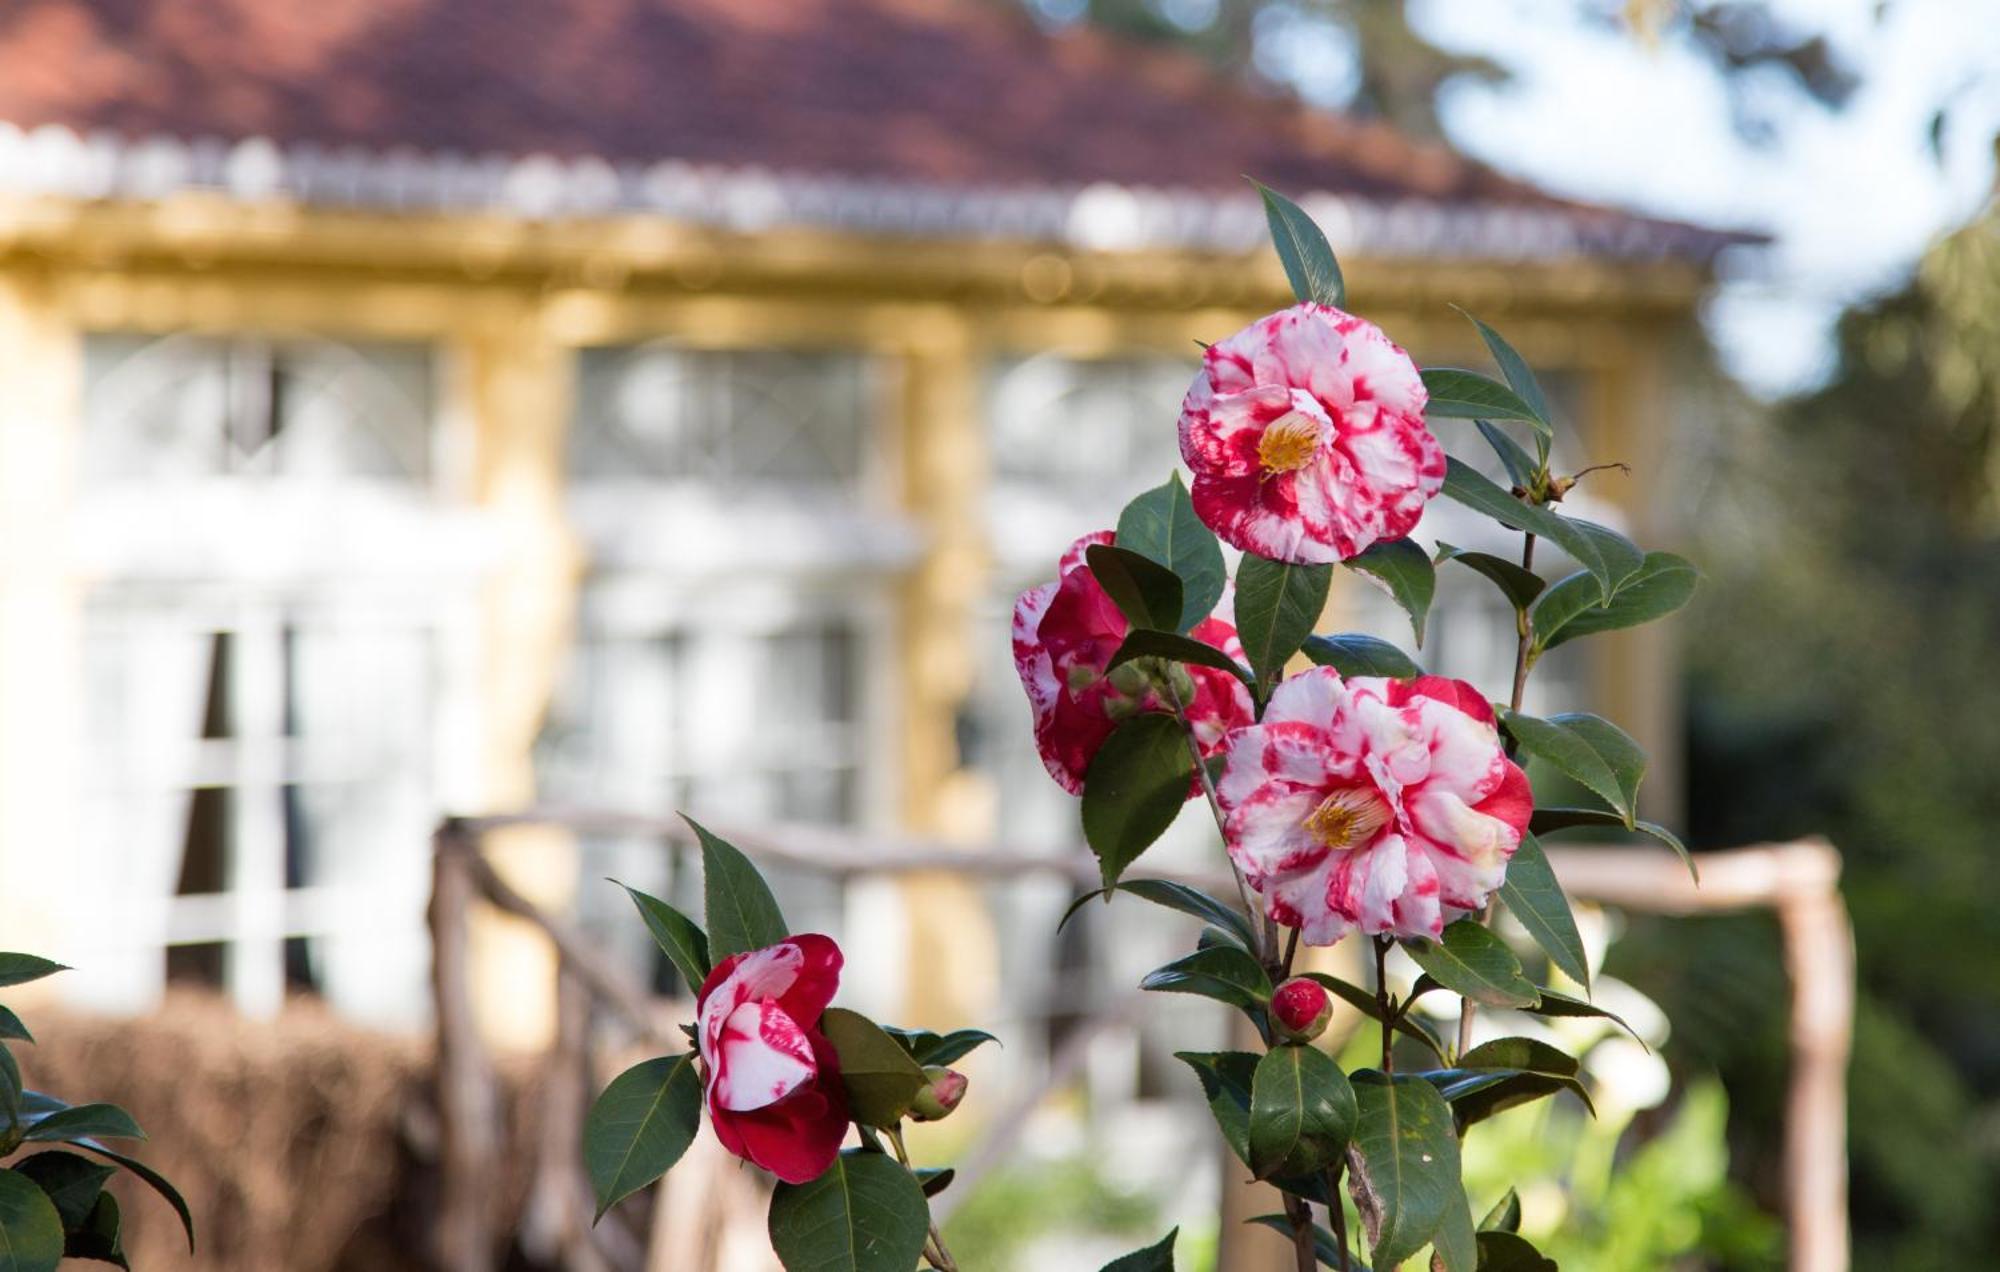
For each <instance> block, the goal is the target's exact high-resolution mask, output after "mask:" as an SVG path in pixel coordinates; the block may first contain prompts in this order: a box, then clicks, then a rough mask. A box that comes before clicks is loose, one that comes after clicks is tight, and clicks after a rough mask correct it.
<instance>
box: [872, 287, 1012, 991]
mask: <svg viewBox="0 0 2000 1272" xmlns="http://www.w3.org/2000/svg"><path fill="white" fill-rule="evenodd" d="M898 352H899V354H900V356H901V358H902V368H903V381H902V384H903V392H902V395H901V402H900V412H899V416H900V418H899V419H898V420H897V421H896V441H897V443H898V445H897V450H898V452H899V453H900V456H901V459H902V473H901V477H902V482H901V484H902V498H903V507H904V510H905V511H906V513H907V514H908V515H909V516H910V517H911V518H912V519H913V520H914V521H915V522H916V523H917V525H918V526H919V528H920V530H921V533H922V535H923V542H924V546H923V553H922V557H921V559H920V560H919V561H918V563H917V564H916V566H915V567H914V568H913V569H912V570H911V572H910V573H909V575H908V576H907V577H906V578H905V579H904V581H903V584H902V588H901V594H900V595H899V597H898V598H897V603H898V640H899V646H900V648H899V651H898V652H899V655H900V657H899V667H900V680H901V684H900V686H899V688H900V697H899V702H898V712H897V728H898V733H899V735H900V736H899V745H898V748H897V750H898V761H899V763H898V776H899V778H900V788H899V791H898V802H899V804H900V806H901V817H902V821H903V824H904V827H905V828H906V829H907V830H909V831H912V832H914V833H918V834H923V835H927V836H935V837H939V838H944V839H951V840H960V841H964V842H976V841H978V840H981V839H985V838H989V837H990V836H991V833H992V830H993V826H992V809H991V805H990V799H989V797H988V794H987V791H986V788H985V785H984V783H981V782H979V781H978V780H976V779H975V778H973V777H972V775H970V774H968V773H965V772H963V771H962V770H961V768H960V756H959V754H958V740H957V718H958V713H959V710H960V709H961V707H962V706H963V704H964V703H965V700H966V698H967V696H968V694H970V692H971V690H972V682H973V675H974V671H975V666H976V661H977V654H976V650H975V645H974V641H975V639H976V633H975V630H974V619H975V614H976V610H977V607H978V604H979V601H980V599H981V597H982V595H983V593H984V590H985V588H986V587H987V586H988V582H989V570H988V559H987V547H986V535H985V525H984V519H983V513H984V506H985V505H984V494H985V489H986V482H987V476H988V464H987V454H986V439H985V430H984V426H983V423H982V420H981V412H980V402H979V374H980V366H979V359H978V356H977V350H976V348H975V343H974V341H973V339H972V336H971V333H970V331H969V330H968V328H967V325H966V323H965V319H964V317H963V316H962V314H960V313H958V312H956V311H954V310H951V309H946V308H940V309H939V310H937V311H936V312H935V313H926V314H922V315H919V316H916V317H915V318H914V319H913V321H912V326H911V329H910V334H909V336H908V338H907V342H906V343H904V344H902V345H901V346H900V348H899V349H898ZM904 902H905V907H906V912H907V915H908V926H907V937H908V948H909V950H910V952H911V954H912V955H913V957H911V959H910V960H909V963H910V976H909V981H908V985H907V990H906V1003H905V1008H906V1016H907V1018H908V1020H909V1021H910V1023H912V1024H915V1025H920V1026H926V1027H940V1028H942V1027H955V1026H959V1025H964V1024H968V1023H971V1022H972V1021H973V1020H975V1019H976V1017H977V1016H978V1014H979V1013H980V1012H982V1011H984V1010H985V1009H987V1008H989V1007H990V1006H991V1005H992V1003H993V1002H994V1001H996V998H997V994H998V989H999V949H998V943H997V939H996V937H995V935H994V932H993V929H992V924H991V921H990V920H989V918H988V915H987V912H986V909H985V907H984V906H983V904H982V903H981V901H980V898H979V894H978V892H977V890H976V889H975V888H974V887H973V886H972V885H971V884H969V883H967V882H966V881H964V880H962V879H954V878H951V877H949V876H943V875H938V876H926V877H921V878H912V879H909V880H907V881H906V882H905V886H904ZM918 954H921V957H916V955H918Z"/></svg>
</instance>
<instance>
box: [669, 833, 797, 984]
mask: <svg viewBox="0 0 2000 1272" xmlns="http://www.w3.org/2000/svg"><path fill="white" fill-rule="evenodd" d="M681 820H682V821H684V822H686V823H687V824H688V826H689V828H690V829H692V830H693V831H694V834H695V838H696V839H698V840H700V841H701V894H702V909H703V912H704V913H705V915H706V917H707V919H708V949H709V956H710V957H711V958H715V959H725V958H728V957H729V956H730V955H731V954H744V953H747V952H749V951H751V950H761V949H763V948H764V947H765V946H767V945H776V944H777V943H778V942H779V941H782V940H784V939H785V938H786V937H787V936H789V935H790V934H791V933H790V931H789V930H788V929H787V928H786V927H785V916H784V913H783V912H782V911H780V910H779V909H778V900H777V898H776V897H773V896H772V895H771V888H770V885H768V884H766V883H765V882H764V876H763V875H761V874H759V873H758V872H757V867H756V866H755V865H753V864H751V861H750V858H748V857H746V856H744V855H743V852H742V850H741V849H739V848H738V847H736V845H734V844H732V843H730V842H728V841H727V840H724V839H718V838H717V837H716V836H714V835H712V834H710V833H709V831H708V828H707V827H706V826H703V825H702V824H701V823H699V822H697V821H696V820H695V819H694V818H692V817H689V816H688V815H687V814H686V813H682V814H681Z"/></svg>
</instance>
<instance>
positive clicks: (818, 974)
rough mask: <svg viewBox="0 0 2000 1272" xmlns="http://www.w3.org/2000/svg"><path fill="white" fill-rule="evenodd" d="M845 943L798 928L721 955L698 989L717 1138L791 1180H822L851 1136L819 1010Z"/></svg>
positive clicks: (835, 979) (700, 1035) (700, 1043)
mask: <svg viewBox="0 0 2000 1272" xmlns="http://www.w3.org/2000/svg"><path fill="white" fill-rule="evenodd" d="M840 965H841V956H840V948H839V947H838V946H836V945H835V944H834V943H833V941H832V940H831V939H830V938H828V937H824V936H813V935H808V936H794V937H789V938H787V939H785V940H783V941H780V942H778V943H777V944H776V945H771V946H766V947H765V948H764V949H761V950H751V951H749V952H748V953H744V954H736V955H732V956H731V957H729V958H727V959H724V960H723V961H722V962H720V963H718V964H716V967H715V970H714V971H712V972H710V973H709V974H708V979H707V980H706V981H703V982H702V986H701V993H700V994H699V996H698V997H697V1000H696V1002H697V1008H698V1020H699V1022H700V1023H699V1028H698V1031H697V1035H696V1037H697V1041H696V1044H695V1045H696V1048H697V1049H698V1050H699V1051H700V1053H701V1063H702V1070H703V1072H704V1074H705V1075H706V1081H707V1089H708V1113H709V1117H710V1119H711V1120H712V1121H713V1122H714V1124H715V1134H716V1138H718V1139H720V1140H721V1141H722V1146H723V1147H724V1148H727V1149H728V1150H729V1151H730V1152H732V1153H734V1154H736V1155H737V1156H738V1157H741V1158H745V1159H746V1160H748V1161H752V1162H755V1163H756V1164H757V1165H759V1166H762V1167H763V1168H764V1169H765V1170H768V1171H770V1172H771V1173H772V1174H773V1175H776V1176H777V1177H778V1178H779V1179H782V1180H784V1181H785V1182H786V1183H791V1184H802V1183H804V1182H806V1181H807V1180H809V1179H817V1178H818V1177H819V1176H820V1175H821V1174H822V1173H823V1172H824V1171H825V1170H826V1168H827V1167H828V1166H831V1165H832V1164H833V1159H834V1157H835V1156H836V1155H837V1154H838V1153H839V1152H840V1142H841V1140H842V1139H844V1138H845V1137H846V1135H847V1092H846V1088H844V1087H843V1086H842V1085H841V1082H840V1064H839V1060H838V1058H837V1057H836V1056H835V1055H834V1051H833V1044H832V1043H830V1042H828V1041H827V1039H826V1036H825V1035H824V1034H822V1033H820V1032H819V1028H818V1026H819V1018H820V1014H821V1013H822V1012H824V1011H825V1010H826V1005H827V1003H829V1002H831V1001H832V999H833V992H834V989H835V988H836V987H837V986H838V985H839V983H840Z"/></svg>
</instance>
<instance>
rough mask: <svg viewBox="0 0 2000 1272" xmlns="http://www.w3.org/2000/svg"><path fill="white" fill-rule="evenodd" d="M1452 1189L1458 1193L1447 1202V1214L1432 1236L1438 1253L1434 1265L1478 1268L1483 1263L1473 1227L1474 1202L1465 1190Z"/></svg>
mask: <svg viewBox="0 0 2000 1272" xmlns="http://www.w3.org/2000/svg"><path fill="white" fill-rule="evenodd" d="M1452 1191H1453V1192H1454V1193H1456V1194H1457V1195H1456V1196H1455V1197H1453V1198H1451V1199H1450V1200H1448V1201H1447V1202H1446V1203H1445V1207H1444V1218H1443V1219H1442V1220H1441V1221H1440V1222H1439V1223H1438V1227H1437V1232H1436V1233H1435V1234H1434V1235H1433V1236H1432V1237H1431V1243H1432V1250H1433V1252H1434V1253H1435V1254H1436V1256H1437V1257H1436V1259H1435V1260H1434V1261H1433V1263H1432V1267H1433V1268H1436V1267H1437V1266H1438V1265H1440V1264H1442V1265H1443V1272H1474V1270H1475V1269H1476V1268H1477V1267H1478V1264H1479V1238H1478V1236H1477V1234H1476V1233H1475V1232H1474V1231H1473V1227H1472V1206H1471V1203H1470V1202H1468V1201H1467V1200H1466V1199H1465V1193H1464V1191H1463V1190H1461V1189H1457V1188H1454V1189H1453V1190H1452Z"/></svg>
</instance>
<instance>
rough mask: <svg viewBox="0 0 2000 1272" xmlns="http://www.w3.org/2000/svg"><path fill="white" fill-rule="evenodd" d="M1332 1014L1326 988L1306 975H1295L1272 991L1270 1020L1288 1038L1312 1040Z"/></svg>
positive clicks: (1303, 1040)
mask: <svg viewBox="0 0 2000 1272" xmlns="http://www.w3.org/2000/svg"><path fill="white" fill-rule="evenodd" d="M1332 1015H1333V1002H1332V1001H1331V1000H1330V999H1328V998H1327V996H1326V989H1325V988H1324V987H1323V986H1321V985H1320V983H1319V982H1318V981H1315V980H1311V979H1309V978H1307V977H1304V976H1294V977H1292V978H1291V979H1290V980H1288V981H1286V982H1285V983H1284V984H1282V985H1280V986H1278V988H1277V989H1275V990H1273V991H1272V993H1271V1023H1272V1024H1273V1025H1274V1026H1276V1027H1277V1031H1278V1036H1279V1037H1281V1038H1283V1039H1284V1040H1285V1041H1286V1042H1311V1041H1312V1040H1313V1039H1314V1038H1317V1037H1319V1036H1320V1035H1321V1034H1322V1033H1325V1032H1326V1022H1327V1020H1328V1019H1329V1018H1330V1017H1331V1016H1332Z"/></svg>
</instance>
